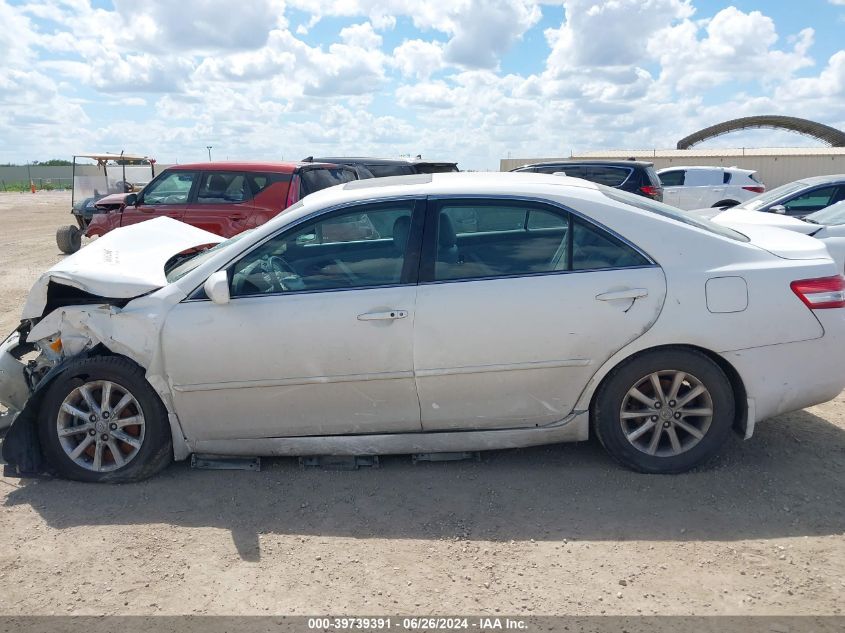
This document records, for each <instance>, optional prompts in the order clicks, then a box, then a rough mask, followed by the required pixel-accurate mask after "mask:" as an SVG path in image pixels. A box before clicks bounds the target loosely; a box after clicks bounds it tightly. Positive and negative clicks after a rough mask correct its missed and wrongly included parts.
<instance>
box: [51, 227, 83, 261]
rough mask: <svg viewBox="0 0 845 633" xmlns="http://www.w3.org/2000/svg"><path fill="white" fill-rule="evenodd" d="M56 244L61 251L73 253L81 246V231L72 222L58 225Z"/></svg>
mask: <svg viewBox="0 0 845 633" xmlns="http://www.w3.org/2000/svg"><path fill="white" fill-rule="evenodd" d="M56 244H58V246H59V250H60V251H62V252H63V253H67V254H68V255H70V254H72V253H75V252H76V251H78V250H79V249H80V248H82V231H80V230H79V227H76V226H73V225H72V224H69V225H67V226H60V227H59V228H58V230H57V231H56Z"/></svg>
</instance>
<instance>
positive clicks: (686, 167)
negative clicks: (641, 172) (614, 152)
mask: <svg viewBox="0 0 845 633" xmlns="http://www.w3.org/2000/svg"><path fill="white" fill-rule="evenodd" d="M676 169H683V170H685V171H690V170H705V169H712V170H715V171H734V172H740V173H743V174H755V173H757V170H756V169H745V168H744V167H737V166H736V165H731V166H730V167H720V166H719V165H672V166H671V167H661V168H660V169H658V170H657V173H658V174H659V173H661V172H664V171H674V170H676Z"/></svg>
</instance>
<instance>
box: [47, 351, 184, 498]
mask: <svg viewBox="0 0 845 633" xmlns="http://www.w3.org/2000/svg"><path fill="white" fill-rule="evenodd" d="M107 384H108V385H110V386H106V385H107ZM86 393H87V395H88V397H87V398H86V396H85V394H86ZM104 399H105V401H107V402H108V408H105V407H104V406H103V404H104ZM89 401H91V402H93V404H94V405H95V406H94V407H91V406H90V405H89V404H88V403H89ZM121 407H122V408H121ZM73 411H76V413H72V412H73ZM127 423H128V424H127ZM60 428H62V429H64V430H65V431H67V430H69V429H76V428H79V429H80V431H79V432H78V433H64V434H63V436H62V437H60V432H59V429H60ZM38 434H39V439H40V440H41V449H42V451H43V453H44V457H45V458H46V460H47V462H48V464H49V465H50V466H51V467H52V469H53V470H55V471H56V472H57V473H58V474H59V475H61V476H62V477H66V478H67V479H75V480H77V481H86V482H109V483H123V482H129V481H139V480H141V479H146V478H147V477H150V476H152V475H154V474H156V473H157V472H159V471H160V470H162V469H163V468H164V467H166V466H167V465H168V464H169V463H170V461H171V460H172V459H173V445H172V439H171V436H170V424H169V422H168V419H167V411H166V410H165V408H164V405H163V404H162V402H161V399H160V398H159V397H158V394H157V393H156V392H155V391H154V390H153V388H152V387H151V386H150V384H149V383H148V382H147V379H146V378H145V377H144V371H143V370H142V369H141V368H140V367H139V366H138V365H136V364H135V363H133V362H131V361H130V360H128V359H126V358H122V357H119V356H96V357H91V358H85V359H81V360H79V361H76V362H72V363H71V364H70V365H69V366H68V367H67V369H66V370H65V371H63V372H62V373H61V374H60V375H59V376H58V377H57V378H56V379H55V380H54V381H53V383H52V384H51V385H50V386H49V387H48V389H47V392H46V393H45V394H44V399H43V400H42V406H41V408H40V411H39V417H38ZM106 438H108V440H107V439H106ZM115 452H116V453H117V456H116V455H115ZM74 453H76V454H74ZM98 455H99V458H98ZM98 459H99V462H98ZM121 462H122V463H121Z"/></svg>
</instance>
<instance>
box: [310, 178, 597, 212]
mask: <svg viewBox="0 0 845 633" xmlns="http://www.w3.org/2000/svg"><path fill="white" fill-rule="evenodd" d="M573 188H576V189H578V190H584V189H589V190H593V191H596V190H598V185H596V184H595V183H593V182H589V181H587V180H582V179H580V178H570V177H568V176H555V175H552V174H535V173H524V172H523V173H520V172H443V173H436V174H414V175H411V176H387V177H385V178H367V179H364V180H353V181H351V182H348V183H346V184H344V185H337V186H335V187H329V188H328V189H323V190H322V191H317V192H315V193H312V194H310V195H309V196H307V197H306V198H304V199H303V202H304V206H305V207H312V206H313V205H320V206H322V205H327V204H334V203H343V202H346V201H349V200H354V199H359V200H363V199H376V198H389V197H394V196H427V195H474V196H485V195H500V196H501V195H505V196H507V195H524V196H528V197H530V196H532V195H533V196H540V197H543V196H547V195H558V194H565V193H567V191H566V190H567V189H569V191H573Z"/></svg>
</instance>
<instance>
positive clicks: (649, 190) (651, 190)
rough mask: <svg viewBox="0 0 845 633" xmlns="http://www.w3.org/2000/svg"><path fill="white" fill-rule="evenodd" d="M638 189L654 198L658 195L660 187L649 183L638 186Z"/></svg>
mask: <svg viewBox="0 0 845 633" xmlns="http://www.w3.org/2000/svg"><path fill="white" fill-rule="evenodd" d="M640 191H642V192H643V193H644V194H645V195H647V196H648V197H650V198H656V197H657V196H659V195H660V188H659V187H652V186H651V185H646V186H645V187H640Z"/></svg>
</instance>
